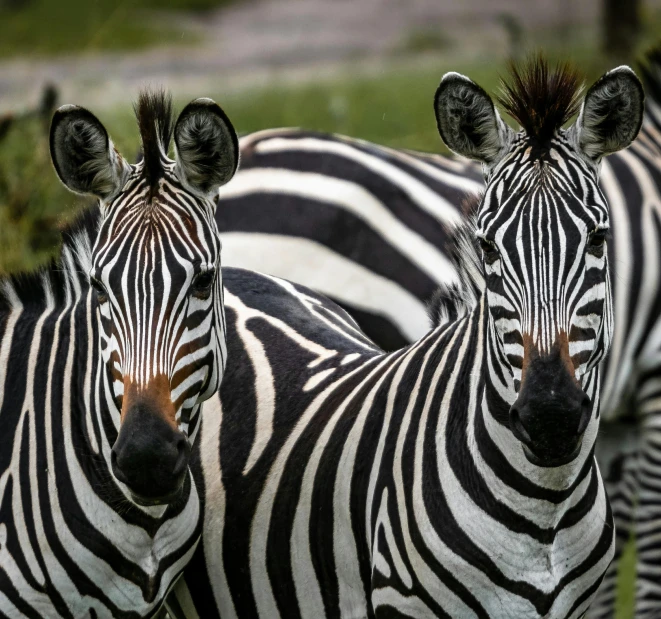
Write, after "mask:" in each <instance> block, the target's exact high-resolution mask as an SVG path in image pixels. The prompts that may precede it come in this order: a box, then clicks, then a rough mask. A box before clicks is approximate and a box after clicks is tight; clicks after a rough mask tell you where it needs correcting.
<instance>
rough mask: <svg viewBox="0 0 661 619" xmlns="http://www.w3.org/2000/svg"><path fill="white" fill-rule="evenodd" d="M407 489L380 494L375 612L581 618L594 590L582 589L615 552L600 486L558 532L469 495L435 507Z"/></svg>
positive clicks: (373, 578) (595, 578) (373, 591)
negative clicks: (588, 506) (487, 507)
mask: <svg viewBox="0 0 661 619" xmlns="http://www.w3.org/2000/svg"><path fill="white" fill-rule="evenodd" d="M402 490H403V488H400V489H398V488H394V489H393V488H388V487H383V488H382V489H381V490H380V491H377V493H376V497H378V501H377V500H376V499H375V512H376V513H377V516H376V519H375V521H374V526H373V528H372V533H371V539H372V546H371V591H370V594H371V604H372V606H373V609H374V613H375V616H376V617H379V616H380V614H381V613H383V614H384V616H387V614H388V612H389V611H391V610H392V608H393V607H394V608H396V609H398V610H399V611H400V612H401V613H403V614H406V613H407V612H409V613H410V612H412V611H413V610H414V611H415V612H414V613H413V614H415V615H416V616H438V615H442V614H443V613H446V614H447V615H449V616H452V617H479V616H484V613H486V615H487V616H489V617H505V616H506V617H512V618H522V619H523V618H526V619H530V618H540V619H541V618H556V617H557V618H564V617H578V616H580V615H581V614H582V612H584V610H585V608H586V607H587V604H588V603H589V601H590V599H591V598H587V599H586V598H585V595H584V594H585V592H586V590H588V589H589V587H590V586H591V585H593V584H594V583H595V582H596V583H598V582H599V580H600V579H601V576H602V575H603V573H604V571H605V569H606V568H607V566H608V563H609V562H610V560H611V557H612V530H609V531H606V532H604V521H605V520H607V517H606V513H605V503H604V502H603V498H604V497H603V489H600V493H601V496H599V497H598V500H597V504H598V505H597V507H596V508H594V509H592V510H589V512H588V513H587V514H586V516H585V518H584V519H582V520H579V521H578V522H577V523H575V524H574V525H573V526H569V527H563V526H560V527H558V528H557V530H556V531H555V532H554V531H553V530H548V531H545V532H540V531H535V530H534V528H533V527H530V528H529V530H527V531H522V530H520V527H516V526H515V525H514V523H511V522H507V521H506V520H504V519H503V518H502V516H501V517H500V519H499V515H498V514H497V513H491V514H490V513H487V512H485V511H483V510H481V509H480V508H478V507H477V505H474V504H473V505H471V504H470V502H468V501H466V500H465V499H466V497H464V500H462V499H461V498H459V497H457V496H454V497H452V499H453V500H452V504H453V505H452V507H449V506H448V502H446V503H445V505H443V502H442V501H439V502H438V503H436V506H435V507H436V508H435V509H430V502H426V503H425V502H422V503H421V502H417V501H416V500H415V496H406V494H405V493H402ZM414 494H415V491H414ZM577 573H578V574H579V576H577V575H576V574H577ZM407 609H408V610H407ZM579 610H580V612H579Z"/></svg>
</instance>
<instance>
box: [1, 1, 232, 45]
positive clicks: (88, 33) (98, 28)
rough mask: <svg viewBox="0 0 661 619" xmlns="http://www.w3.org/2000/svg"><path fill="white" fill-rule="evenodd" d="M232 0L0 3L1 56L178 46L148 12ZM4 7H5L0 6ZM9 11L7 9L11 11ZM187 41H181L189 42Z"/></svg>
mask: <svg viewBox="0 0 661 619" xmlns="http://www.w3.org/2000/svg"><path fill="white" fill-rule="evenodd" d="M231 1H232V0H118V1H116V0H58V1H57V2H55V1H54V0H20V1H17V0H14V1H13V2H11V3H9V2H7V0H5V2H4V3H3V2H2V0H0V57H1V56H14V55H16V54H29V55H45V54H58V53H64V52H90V51H97V50H116V49H139V48H144V47H149V46H151V45H155V44H172V43H180V42H182V37H181V30H180V29H177V30H176V31H175V30H174V26H169V25H167V24H168V23H169V22H168V21H167V20H163V19H160V20H155V19H153V16H152V14H151V13H150V12H149V10H154V9H157V10H158V11H159V12H163V11H169V10H184V9H186V10H198V11H199V10H208V9H212V8H215V7H218V6H222V5H225V4H228V3H229V2H231ZM3 7H4V8H3ZM10 7H11V8H10ZM191 40H193V39H192V37H191V36H187V37H186V38H185V39H183V42H184V43H190V42H191Z"/></svg>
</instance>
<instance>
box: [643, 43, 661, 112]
mask: <svg viewBox="0 0 661 619" xmlns="http://www.w3.org/2000/svg"><path fill="white" fill-rule="evenodd" d="M638 68H639V70H640V75H641V77H642V81H643V86H644V88H645V95H646V105H648V104H649V103H650V102H653V103H654V104H656V105H657V106H658V105H661V43H657V44H656V45H655V46H654V47H652V48H651V49H649V50H648V51H647V52H646V53H645V54H644V55H643V58H642V59H641V60H640V61H639V62H638Z"/></svg>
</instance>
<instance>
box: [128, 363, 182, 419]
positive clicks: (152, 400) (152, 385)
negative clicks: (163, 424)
mask: <svg viewBox="0 0 661 619" xmlns="http://www.w3.org/2000/svg"><path fill="white" fill-rule="evenodd" d="M170 396H171V392H170V381H169V380H168V378H167V377H166V376H165V375H163V374H159V375H158V376H155V377H154V378H152V379H151V380H150V381H149V382H148V383H147V384H146V385H144V386H139V385H136V384H135V383H133V382H132V381H131V379H130V378H124V397H123V398H122V411H121V416H120V423H121V422H122V421H124V417H125V416H126V413H127V412H128V411H129V410H131V408H133V407H134V406H136V405H138V404H143V405H145V406H147V407H149V408H150V409H151V410H152V411H154V412H155V413H157V414H158V415H159V416H161V417H162V418H163V419H164V420H165V421H167V422H168V423H169V424H170V425H171V426H172V427H173V428H175V429H178V428H177V421H176V419H175V415H176V412H177V411H176V409H175V406H174V403H173V402H172V400H171V397H170Z"/></svg>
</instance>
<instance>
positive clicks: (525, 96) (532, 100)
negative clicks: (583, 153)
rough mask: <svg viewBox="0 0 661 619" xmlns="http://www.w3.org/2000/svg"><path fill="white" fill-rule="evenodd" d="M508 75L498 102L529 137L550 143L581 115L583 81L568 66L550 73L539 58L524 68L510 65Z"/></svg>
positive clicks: (544, 62)
mask: <svg viewBox="0 0 661 619" xmlns="http://www.w3.org/2000/svg"><path fill="white" fill-rule="evenodd" d="M509 73H510V76H509V80H503V81H502V83H501V88H502V92H501V94H500V95H499V96H498V97H497V101H498V103H499V104H500V106H501V107H502V108H503V110H504V111H505V112H507V113H508V114H509V115H510V116H511V117H512V118H513V119H514V120H516V121H517V122H518V123H519V124H520V125H521V127H522V129H523V130H524V131H525V132H526V134H527V135H528V137H531V138H534V139H536V140H538V141H539V142H547V141H548V140H550V139H551V138H552V137H553V135H554V134H555V132H556V131H557V130H558V129H560V128H561V127H562V126H563V125H564V124H565V123H566V122H567V121H568V120H569V119H570V118H571V117H572V116H574V115H576V114H577V113H578V110H579V108H580V103H581V93H582V90H583V87H582V80H581V78H580V76H579V74H578V72H577V71H576V70H575V69H574V68H573V67H572V66H571V65H569V64H568V63H563V64H559V65H558V66H557V67H555V68H554V69H551V68H550V67H549V64H548V62H547V60H546V59H545V58H544V57H543V56H542V55H541V54H538V55H536V56H531V57H530V58H529V59H528V60H526V61H525V63H523V64H521V65H519V64H516V63H514V62H512V63H510V66H509Z"/></svg>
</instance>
